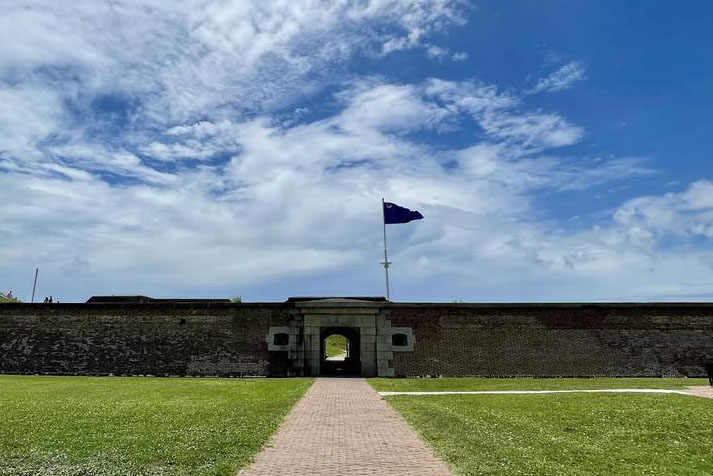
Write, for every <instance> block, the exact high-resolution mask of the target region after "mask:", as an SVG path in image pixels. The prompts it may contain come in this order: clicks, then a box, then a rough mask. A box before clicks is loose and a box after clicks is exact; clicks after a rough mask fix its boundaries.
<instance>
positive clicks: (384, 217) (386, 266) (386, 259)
mask: <svg viewBox="0 0 713 476" xmlns="http://www.w3.org/2000/svg"><path fill="white" fill-rule="evenodd" d="M381 215H382V218H383V220H382V221H383V225H384V262H383V263H381V264H383V265H384V274H385V275H386V300H387V301H391V296H390V293H389V266H390V265H391V263H390V262H389V255H388V254H387V253H386V212H385V211H384V199H383V198H382V199H381Z"/></svg>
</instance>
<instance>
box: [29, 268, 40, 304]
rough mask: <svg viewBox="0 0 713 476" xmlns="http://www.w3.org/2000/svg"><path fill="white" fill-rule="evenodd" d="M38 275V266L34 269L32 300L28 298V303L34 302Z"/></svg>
mask: <svg viewBox="0 0 713 476" xmlns="http://www.w3.org/2000/svg"><path fill="white" fill-rule="evenodd" d="M39 273H40V268H39V266H38V267H37V268H35V281H34V282H33V283H32V298H30V303H33V302H35V289H37V275H38V274H39Z"/></svg>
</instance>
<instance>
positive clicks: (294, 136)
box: [0, 0, 713, 300]
mask: <svg viewBox="0 0 713 476" xmlns="http://www.w3.org/2000/svg"><path fill="white" fill-rule="evenodd" d="M465 7H466V4H465V3H464V2H459V1H449V0H371V1H364V2H326V1H317V0H305V1H300V2H295V1H288V0H279V1H271V2H237V1H236V2H225V1H220V2H218V1H211V0H204V1H201V2H189V1H186V2H179V4H178V5H177V4H176V3H175V2H169V1H168V0H146V1H142V2H134V1H128V0H126V1H123V0H114V1H112V2H106V3H97V2H93V1H89V0H86V1H84V0H79V1H77V2H72V4H71V5H70V4H69V3H62V2H60V3H58V2H51V1H42V0H22V1H20V2H18V3H17V5H16V6H13V7H12V8H8V9H7V11H6V12H5V14H4V15H3V17H2V19H0V103H2V104H3V106H4V107H3V108H1V109H0V203H3V206H2V207H0V221H1V222H2V225H3V226H2V227H0V242H1V243H2V244H3V246H2V247H0V280H1V281H2V282H0V287H2V288H7V287H8V285H9V286H13V287H15V286H16V285H14V284H12V283H22V282H24V280H25V277H26V275H27V273H28V269H29V268H31V267H32V266H34V265H36V264H38V263H40V264H42V265H43V280H42V283H43V286H51V287H52V289H53V294H55V295H58V294H59V295H62V296H63V297H65V299H82V298H85V297H86V296H87V295H88V294H91V293H116V294H118V293H139V292H140V293H147V294H154V295H164V296H165V295H180V294H193V295H216V294H221V293H228V294H231V293H235V292H236V288H238V287H239V288H241V291H240V293H241V294H243V295H245V296H246V297H250V296H251V295H252V296H260V297H262V298H268V297H269V298H273V299H278V298H284V297H285V294H299V293H302V292H304V293H317V294H322V293H323V294H330V293H332V294H371V293H374V294H378V293H379V292H380V289H381V286H380V281H379V276H380V275H379V269H378V260H379V258H378V255H379V249H380V245H381V244H380V237H379V223H380V219H381V217H380V210H379V203H380V199H381V197H389V198H390V199H392V200H394V201H397V202H403V203H404V204H407V205H409V206H413V207H416V208H418V209H420V210H422V211H423V212H424V214H425V215H426V218H427V219H426V220H423V222H420V223H418V224H414V225H413V226H409V227H394V228H393V229H392V230H390V232H391V233H393V235H394V238H395V239H394V245H393V250H392V251H393V254H394V258H395V261H396V262H397V265H396V266H395V267H394V273H395V277H396V278H397V279H396V281H395V282H398V283H399V285H398V286H397V288H396V290H395V295H396V296H397V297H398V298H403V299H406V298H410V299H450V298H461V299H462V298H465V299H478V298H480V297H481V296H482V295H483V293H485V294H487V296H488V297H489V298H490V299H498V297H499V296H500V297H502V298H503V299H508V297H509V299H513V296H517V298H519V299H537V300H542V299H567V298H572V297H576V298H579V299H581V298H582V297H583V296H584V295H589V296H592V297H596V296H603V297H610V298H611V297H620V296H622V295H626V296H643V295H650V293H651V292H652V290H655V292H656V293H658V294H660V295H672V294H684V292H683V291H684V290H685V289H688V288H686V284H685V283H679V282H673V281H672V279H671V275H672V270H673V269H674V268H675V266H677V265H680V263H685V264H686V266H688V267H689V268H690V273H689V274H690V275H691V277H692V278H700V282H701V283H705V282H707V281H706V279H708V278H707V276H708V275H709V274H710V262H713V260H709V261H706V258H705V256H707V255H708V254H709V253H706V252H705V247H697V246H688V245H690V243H691V242H694V241H695V239H697V238H701V237H708V236H709V235H710V230H711V229H712V228H711V225H710V223H711V221H712V220H713V218H712V217H711V216H710V213H711V212H710V210H709V208H710V207H708V205H707V203H708V202H707V200H708V199H709V196H710V195H711V191H710V190H711V187H710V184H708V183H707V182H700V183H697V184H694V185H692V186H691V187H690V189H688V190H686V191H683V192H678V193H673V194H668V195H662V196H652V197H644V198H640V199H636V200H631V201H627V202H625V203H623V204H622V205H621V206H619V207H616V206H614V210H610V211H609V212H602V213H600V214H599V215H598V216H600V217H603V218H598V219H597V218H592V217H587V216H583V217H582V219H581V220H580V222H582V223H581V224H580V225H578V227H577V228H576V229H574V228H572V227H571V226H570V225H569V224H568V223H565V222H563V221H562V220H561V219H560V218H558V217H557V216H555V215H554V214H553V213H552V212H551V210H550V209H548V207H547V206H545V205H543V202H544V198H548V199H550V200H552V199H553V197H554V199H559V197H563V196H566V195H565V194H571V193H581V194H586V193H590V192H591V193H592V194H593V193H595V190H596V189H597V188H598V187H601V186H603V185H607V186H608V185H611V184H615V183H618V182H623V181H626V180H631V179H632V178H636V177H645V176H648V175H650V174H652V172H653V171H652V170H651V169H650V168H648V167H647V163H646V161H645V160H644V159H636V158H630V157H614V158H609V159H607V160H598V159H595V158H592V157H589V156H587V155H582V153H581V152H580V154H579V155H572V154H574V152H572V150H573V149H576V148H577V146H578V145H579V146H582V145H583V141H585V140H586V139H587V137H588V133H587V130H586V129H585V127H584V126H583V125H581V124H576V123H575V122H574V121H572V120H571V119H569V118H567V117H565V116H564V115H562V114H561V113H559V112H558V111H554V110H541V109H532V108H530V107H528V105H527V98H526V97H524V96H523V95H520V94H516V93H514V92H506V91H503V90H502V89H500V88H498V87H497V85H494V84H486V83H483V82H482V81H480V80H478V79H477V78H472V79H470V80H458V81H456V80H447V79H442V78H438V77H434V78H431V79H425V80H414V81H412V82H404V81H403V80H402V81H395V80H393V79H392V78H389V77H386V76H383V75H374V74H370V73H371V72H369V71H367V72H364V71H354V70H353V68H352V67H351V61H352V59H354V58H358V59H360V60H362V59H364V58H368V60H369V61H372V62H376V63H378V62H382V61H389V56H388V55H391V54H394V55H396V54H405V53H399V51H403V50H404V49H413V50H414V51H412V52H410V53H409V54H418V55H422V56H423V57H425V58H427V57H428V55H429V48H431V55H432V56H434V57H443V58H447V57H450V58H451V59H452V60H453V61H465V60H467V59H468V58H467V55H465V53H463V54H461V53H455V54H453V53H452V52H451V50H450V49H449V48H448V47H447V46H444V45H440V44H437V42H436V40H435V39H434V38H438V37H439V36H438V35H437V34H436V33H441V32H443V31H445V30H446V29H447V28H449V27H451V26H453V25H458V24H462V22H463V16H462V13H463V9H464V8H465ZM431 64H433V62H431ZM578 68H579V69H578ZM438 73H439V71H438V70H435V71H434V75H435V76H438ZM583 77H584V69H583V66H582V65H581V64H579V63H573V66H571V65H567V66H565V67H563V68H562V69H561V70H560V71H558V72H556V73H554V74H553V75H551V76H550V77H548V78H544V79H542V80H541V81H540V82H539V83H538V85H537V87H536V89H539V90H540V91H554V90H561V89H565V88H566V87H570V86H571V84H573V83H574V82H576V81H579V80H581V79H583ZM305 98H307V99H305ZM568 146H575V147H568ZM565 147H567V148H565ZM563 199H567V198H563ZM682 230H683V231H682ZM672 237H673V238H676V239H677V240H679V241H676V240H673V241H674V244H673V245H672V244H671V241H672ZM663 249H666V253H660V251H661V250H663ZM226 283H227V284H226ZM587 293H589V294H587ZM647 293H649V294H647Z"/></svg>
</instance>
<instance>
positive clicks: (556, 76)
mask: <svg viewBox="0 0 713 476" xmlns="http://www.w3.org/2000/svg"><path fill="white" fill-rule="evenodd" d="M585 79H587V72H586V69H585V67H584V65H583V64H582V63H581V62H579V61H572V62H569V63H567V64H566V65H564V66H562V67H561V68H560V69H558V70H557V71H555V72H554V73H552V74H550V75H549V76H546V77H544V78H541V79H540V80H539V81H538V82H537V84H536V85H535V87H534V88H533V89H532V91H530V93H541V92H556V91H564V90H566V89H570V88H572V87H574V85H575V84H576V83H578V82H580V81H584V80H585Z"/></svg>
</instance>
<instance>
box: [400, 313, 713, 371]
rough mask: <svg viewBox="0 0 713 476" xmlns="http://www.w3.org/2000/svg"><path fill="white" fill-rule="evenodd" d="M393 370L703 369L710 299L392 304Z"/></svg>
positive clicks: (712, 338) (711, 337) (712, 350)
mask: <svg viewBox="0 0 713 476" xmlns="http://www.w3.org/2000/svg"><path fill="white" fill-rule="evenodd" d="M390 315H391V325H392V326H403V327H412V328H413V331H414V335H415V339H416V344H415V346H414V351H413V352H403V353H396V354H395V355H394V362H393V364H394V369H395V375H396V376H439V375H440V376H496V377H516V376H537V377H565V376H573V377H576V376H639V377H644V376H691V377H693V376H704V375H705V368H704V364H705V362H706V361H709V360H711V359H713V306H710V305H697V304H692V305H686V304H666V305H663V304H651V305H645V304H642V305H626V304H621V305H611V304H607V305H557V304H554V305H512V304H511V305H468V304H453V305H428V304H412V305H410V304H392V305H391V312H390Z"/></svg>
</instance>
